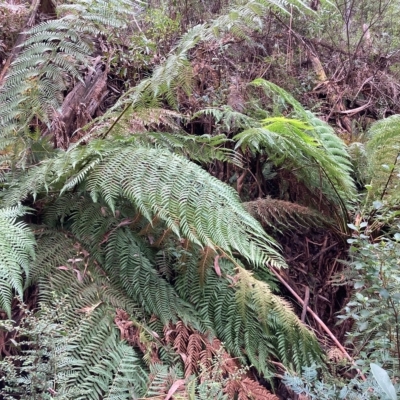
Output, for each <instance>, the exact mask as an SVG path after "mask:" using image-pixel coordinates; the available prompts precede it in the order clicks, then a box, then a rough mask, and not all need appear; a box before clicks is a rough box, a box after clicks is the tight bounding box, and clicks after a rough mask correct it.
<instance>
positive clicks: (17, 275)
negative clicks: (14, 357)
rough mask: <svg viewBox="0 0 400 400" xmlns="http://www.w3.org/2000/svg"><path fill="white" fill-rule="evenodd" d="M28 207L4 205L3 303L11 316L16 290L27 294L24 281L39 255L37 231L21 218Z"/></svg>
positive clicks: (0, 222) (0, 212) (0, 217)
mask: <svg viewBox="0 0 400 400" xmlns="http://www.w3.org/2000/svg"><path fill="white" fill-rule="evenodd" d="M27 211H28V209H27V208H24V207H21V206H17V207H12V208H2V209H0V307H1V308H2V309H3V310H4V311H6V313H7V315H8V316H9V317H10V315H11V301H12V298H13V290H15V291H16V292H17V294H18V295H19V296H20V298H22V297H23V287H24V283H23V281H24V278H27V277H28V276H29V271H30V264H31V263H32V261H33V259H34V257H35V239H34V236H33V233H32V232H31V230H30V229H29V228H28V226H27V225H26V224H25V223H23V222H18V221H17V219H18V218H19V217H21V216H23V215H24V214H25V213H26V212H27Z"/></svg>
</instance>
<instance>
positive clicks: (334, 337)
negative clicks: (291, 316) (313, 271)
mask: <svg viewBox="0 0 400 400" xmlns="http://www.w3.org/2000/svg"><path fill="white" fill-rule="evenodd" d="M270 270H271V271H272V272H273V274H274V275H275V276H276V277H277V278H278V279H279V281H280V282H281V283H282V284H283V285H284V286H285V287H286V289H288V290H289V292H290V293H292V295H293V296H294V297H295V298H296V300H297V301H298V302H299V303H300V304H301V305H302V306H303V307H305V308H306V310H307V311H308V312H309V313H310V314H311V315H312V316H313V317H314V319H315V321H316V322H317V324H318V325H319V326H320V327H321V328H322V329H323V330H324V331H325V332H326V333H327V334H328V336H329V337H330V338H331V339H332V340H333V341H334V343H335V344H336V346H337V347H338V348H339V349H340V351H341V352H342V353H343V354H344V355H345V356H346V358H347V359H348V360H349V361H350V362H351V364H352V365H354V366H357V365H356V363H355V362H354V360H353V358H352V357H351V356H350V354H349V353H348V352H347V351H346V349H345V348H344V347H343V346H342V345H341V343H340V342H339V340H337V338H336V336H335V335H334V334H333V333H332V332H331V330H330V329H329V328H328V327H327V326H326V325H325V324H324V322H322V320H321V319H320V318H319V317H318V315H317V314H315V312H314V311H313V310H311V308H310V307H309V306H306V305H305V304H304V301H303V300H302V299H301V297H300V296H299V295H298V294H297V293H296V292H295V291H294V290H293V289H292V288H291V287H290V285H289V284H288V283H287V282H286V281H285V280H284V279H283V278H282V277H281V276H280V275H279V273H278V271H276V270H275V269H274V268H273V267H270ZM356 370H357V372H358V373H359V374H360V376H361V378H362V379H363V380H364V381H365V380H366V378H365V375H364V374H363V373H362V372H361V371H360V370H359V369H358V368H357V369H356Z"/></svg>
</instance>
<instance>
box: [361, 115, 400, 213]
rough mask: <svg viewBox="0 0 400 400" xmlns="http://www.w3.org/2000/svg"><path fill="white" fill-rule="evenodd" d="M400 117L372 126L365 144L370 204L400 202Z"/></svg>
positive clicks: (368, 199) (387, 119) (390, 118)
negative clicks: (374, 202) (373, 202)
mask: <svg viewBox="0 0 400 400" xmlns="http://www.w3.org/2000/svg"><path fill="white" fill-rule="evenodd" d="M399 124H400V116H399V115H393V116H391V117H389V118H386V119H383V120H381V121H378V122H376V123H375V124H373V125H372V126H371V128H370V130H369V132H368V142H367V145H366V150H367V157H368V160H369V164H368V177H369V179H370V184H369V186H368V189H369V193H368V198H367V201H368V202H369V203H371V202H372V201H374V200H378V199H379V200H385V201H386V202H387V203H388V204H390V205H394V204H397V203H398V200H399V183H398V181H399V177H398V174H399V172H400V169H399V163H398V159H399V155H400V140H399V137H400V136H399V126H400V125H399Z"/></svg>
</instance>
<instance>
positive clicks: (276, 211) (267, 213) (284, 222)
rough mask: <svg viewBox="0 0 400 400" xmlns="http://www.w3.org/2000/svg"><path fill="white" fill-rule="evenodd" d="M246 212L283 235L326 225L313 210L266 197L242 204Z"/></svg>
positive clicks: (324, 220) (324, 219) (325, 221)
mask: <svg viewBox="0 0 400 400" xmlns="http://www.w3.org/2000/svg"><path fill="white" fill-rule="evenodd" d="M243 205H244V207H245V208H246V210H247V211H248V212H249V213H250V214H251V215H252V216H253V217H255V218H256V219H258V220H259V221H260V222H261V223H262V225H263V226H264V227H265V228H267V229H269V230H275V231H278V232H280V233H283V232H284V231H285V230H288V229H290V230H293V229H294V230H296V231H301V230H304V229H306V228H309V227H318V226H324V225H326V224H327V223H328V221H327V220H326V218H325V217H323V216H322V215H321V214H320V213H318V212H317V211H315V210H312V209H310V208H308V207H304V206H301V205H299V204H296V203H291V202H290V201H284V200H278V199H272V198H271V197H267V198H265V199H259V200H255V201H249V202H247V203H243Z"/></svg>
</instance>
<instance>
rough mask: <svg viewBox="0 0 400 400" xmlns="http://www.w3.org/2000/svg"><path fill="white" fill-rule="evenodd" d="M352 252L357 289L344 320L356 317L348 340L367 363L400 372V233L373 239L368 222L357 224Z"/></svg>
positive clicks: (353, 275) (364, 363)
mask: <svg viewBox="0 0 400 400" xmlns="http://www.w3.org/2000/svg"><path fill="white" fill-rule="evenodd" d="M352 228H353V229H354V231H353V232H354V234H353V236H354V237H353V238H351V239H348V241H349V242H350V243H351V248H350V252H351V255H352V256H353V261H352V263H351V264H350V267H351V273H350V277H351V278H352V279H351V283H353V285H354V289H355V290H356V291H355V293H354V295H353V298H352V299H351V301H350V302H348V303H347V304H346V306H345V308H344V314H343V315H341V316H340V317H339V318H340V319H342V320H348V319H351V320H353V321H354V322H353V328H352V331H351V332H349V333H348V335H347V340H348V342H349V343H351V344H352V346H353V347H354V351H353V352H354V354H355V355H357V357H359V358H360V360H358V361H357V365H359V366H360V368H363V367H365V366H366V365H367V364H368V361H370V362H378V363H379V364H381V365H383V366H384V367H385V368H388V369H389V370H390V371H392V373H393V374H394V375H395V376H399V375H400V320H399V318H400V296H399V293H400V285H399V282H400V274H399V271H398V260H399V257H400V243H399V238H400V234H399V233H396V234H395V235H394V237H393V238H389V237H383V238H381V240H379V241H376V242H370V241H369V240H368V239H369V237H368V236H367V235H366V233H368V227H367V223H366V222H364V223H362V224H361V225H360V227H354V226H352Z"/></svg>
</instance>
